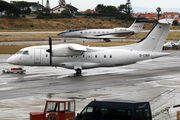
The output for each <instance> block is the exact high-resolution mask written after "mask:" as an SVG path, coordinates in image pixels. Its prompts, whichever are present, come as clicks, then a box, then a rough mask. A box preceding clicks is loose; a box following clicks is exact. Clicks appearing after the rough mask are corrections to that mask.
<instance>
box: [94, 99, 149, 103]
mask: <svg viewBox="0 0 180 120" xmlns="http://www.w3.org/2000/svg"><path fill="white" fill-rule="evenodd" d="M95 102H117V103H118V102H119V103H145V102H149V101H135V100H118V99H105V100H95Z"/></svg>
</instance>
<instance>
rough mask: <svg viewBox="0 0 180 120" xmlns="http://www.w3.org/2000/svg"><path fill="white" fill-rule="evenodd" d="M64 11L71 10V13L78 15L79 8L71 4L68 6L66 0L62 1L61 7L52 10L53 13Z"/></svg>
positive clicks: (60, 2)
mask: <svg viewBox="0 0 180 120" xmlns="http://www.w3.org/2000/svg"><path fill="white" fill-rule="evenodd" d="M63 10H69V11H70V12H71V13H77V10H78V9H77V8H76V7H74V6H72V5H71V4H66V2H65V0H60V1H59V5H58V6H56V7H54V8H52V9H51V10H50V12H51V13H61V12H62V11H63Z"/></svg>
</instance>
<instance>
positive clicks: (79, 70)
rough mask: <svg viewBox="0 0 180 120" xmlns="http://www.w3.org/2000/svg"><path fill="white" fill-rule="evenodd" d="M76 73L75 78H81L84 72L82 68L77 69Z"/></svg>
mask: <svg viewBox="0 0 180 120" xmlns="http://www.w3.org/2000/svg"><path fill="white" fill-rule="evenodd" d="M75 71H76V73H75V76H81V73H82V70H81V69H80V68H77V69H76V70H75Z"/></svg>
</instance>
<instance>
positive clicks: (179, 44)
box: [163, 40, 180, 50]
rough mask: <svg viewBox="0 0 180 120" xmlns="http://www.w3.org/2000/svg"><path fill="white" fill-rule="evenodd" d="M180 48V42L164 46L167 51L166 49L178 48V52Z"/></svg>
mask: <svg viewBox="0 0 180 120" xmlns="http://www.w3.org/2000/svg"><path fill="white" fill-rule="evenodd" d="M179 47H180V40H179V41H178V42H177V43H175V42H170V41H169V42H167V43H165V44H164V45H163V49H164V50H166V48H176V50H178V49H179Z"/></svg>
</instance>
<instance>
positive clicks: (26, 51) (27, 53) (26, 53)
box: [16, 50, 29, 55]
mask: <svg viewBox="0 0 180 120" xmlns="http://www.w3.org/2000/svg"><path fill="white" fill-rule="evenodd" d="M16 54H24V55H29V52H28V50H20V51H18V52H17V53H16Z"/></svg>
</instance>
